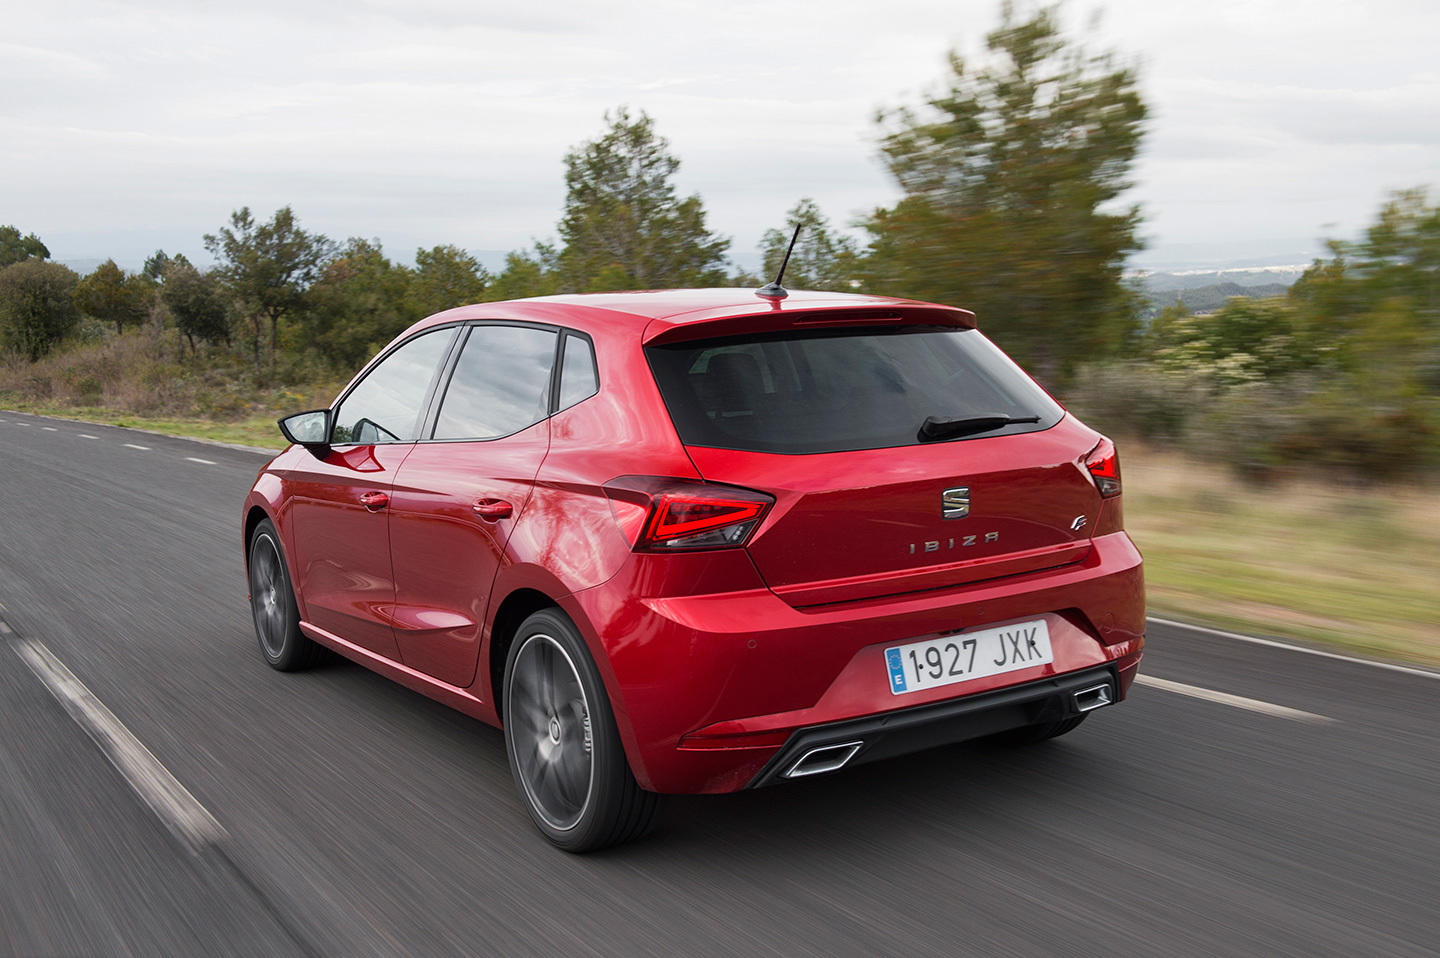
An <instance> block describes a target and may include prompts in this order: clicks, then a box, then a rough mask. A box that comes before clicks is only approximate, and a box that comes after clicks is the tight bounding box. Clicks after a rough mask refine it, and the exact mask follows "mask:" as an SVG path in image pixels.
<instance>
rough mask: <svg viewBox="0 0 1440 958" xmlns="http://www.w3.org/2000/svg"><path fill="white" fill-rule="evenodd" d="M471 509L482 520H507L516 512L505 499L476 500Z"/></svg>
mask: <svg viewBox="0 0 1440 958" xmlns="http://www.w3.org/2000/svg"><path fill="white" fill-rule="evenodd" d="M470 508H471V509H474V510H475V514H476V515H477V516H479V517H480V518H482V519H506V518H509V516H510V513H512V512H514V511H515V510H514V507H512V506H511V505H510V503H508V502H506V501H505V500H504V499H476V500H475V504H474V505H472V506H471V507H470Z"/></svg>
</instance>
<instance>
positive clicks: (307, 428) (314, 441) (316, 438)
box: [279, 409, 330, 456]
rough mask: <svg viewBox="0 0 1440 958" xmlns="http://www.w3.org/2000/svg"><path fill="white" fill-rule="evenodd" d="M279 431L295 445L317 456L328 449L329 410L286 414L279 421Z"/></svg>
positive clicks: (323, 453)
mask: <svg viewBox="0 0 1440 958" xmlns="http://www.w3.org/2000/svg"><path fill="white" fill-rule="evenodd" d="M279 425H280V432H281V433H282V434H283V435H284V436H285V438H286V439H288V440H290V441H291V442H293V443H294V444H295V445H297V446H304V447H305V448H306V449H309V450H310V451H311V452H312V453H314V454H315V455H317V456H323V455H325V454H326V453H328V452H329V451H330V410H328V409H312V410H311V411H309V412H297V413H295V414H294V415H290V416H286V417H285V418H284V419H281V420H280V422H279Z"/></svg>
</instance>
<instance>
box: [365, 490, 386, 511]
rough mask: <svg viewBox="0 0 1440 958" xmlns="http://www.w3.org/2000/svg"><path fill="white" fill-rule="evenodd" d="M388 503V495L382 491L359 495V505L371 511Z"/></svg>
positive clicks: (382, 507)
mask: <svg viewBox="0 0 1440 958" xmlns="http://www.w3.org/2000/svg"><path fill="white" fill-rule="evenodd" d="M389 504H390V497H389V496H387V495H386V494H385V493H383V492H367V493H365V494H364V495H362V496H361V497H360V505H362V506H364V507H365V508H366V509H369V510H370V511H371V512H379V511H380V510H381V509H384V508H385V507H386V506H388V505H389Z"/></svg>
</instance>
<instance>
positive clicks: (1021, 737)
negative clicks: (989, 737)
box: [995, 713, 1088, 745]
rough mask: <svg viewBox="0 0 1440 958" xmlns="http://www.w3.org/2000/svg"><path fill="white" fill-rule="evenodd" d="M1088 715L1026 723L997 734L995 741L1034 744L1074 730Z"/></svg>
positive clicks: (1007, 743)
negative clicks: (1056, 720) (1031, 723)
mask: <svg viewBox="0 0 1440 958" xmlns="http://www.w3.org/2000/svg"><path fill="white" fill-rule="evenodd" d="M1086 715H1088V713H1085V714H1081V715H1072V716H1071V717H1070V718H1067V719H1061V720H1060V721H1058V722H1042V723H1041V724H1039V725H1026V726H1024V727H1023V728H1016V729H1011V730H1010V731H1008V732H1001V733H1000V734H999V735H997V736H995V741H997V742H1003V743H1004V744H1006V745H1034V744H1035V743H1036V742H1044V741H1047V740H1049V739H1052V738H1059V737H1060V736H1061V735H1064V734H1065V733H1066V732H1070V731H1074V730H1075V729H1076V728H1077V727H1079V725H1080V723H1081V722H1083V721H1085V718H1086Z"/></svg>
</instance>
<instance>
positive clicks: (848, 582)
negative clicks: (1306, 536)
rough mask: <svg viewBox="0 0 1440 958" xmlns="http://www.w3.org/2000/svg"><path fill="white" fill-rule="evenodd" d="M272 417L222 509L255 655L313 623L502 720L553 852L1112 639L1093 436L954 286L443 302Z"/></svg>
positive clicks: (1021, 694)
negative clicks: (894, 294) (327, 386)
mask: <svg viewBox="0 0 1440 958" xmlns="http://www.w3.org/2000/svg"><path fill="white" fill-rule="evenodd" d="M281 427H282V429H283V431H284V432H285V435H286V437H287V438H289V439H290V440H291V441H292V442H293V443H294V445H293V446H292V447H291V448H289V449H287V450H286V451H285V452H283V453H281V454H280V455H279V456H277V457H276V458H275V459H274V460H273V461H272V462H271V463H270V464H269V465H267V466H266V467H265V468H264V469H263V470H262V471H261V473H260V476H259V478H258V479H257V480H256V482H255V486H254V488H253V489H252V491H251V492H250V495H249V496H248V498H247V499H246V501H245V510H244V535H245V548H246V556H247V559H248V568H249V579H250V593H251V596H250V599H251V606H252V609H253V612H254V618H255V626H256V631H257V633H258V636H259V640H260V647H261V649H262V651H263V653H264V655H265V658H266V660H267V661H268V662H269V663H270V664H271V665H272V666H274V667H276V668H278V669H286V670H288V669H295V668H300V667H303V666H305V665H307V664H310V663H312V662H313V661H314V660H315V658H316V656H317V654H318V653H319V652H320V651H321V649H320V647H321V646H324V647H327V648H329V649H332V650H334V651H335V652H338V653H340V654H341V655H343V656H346V657H347V658H350V659H353V660H354V661H356V662H359V663H360V664H362V665H364V666H366V667H368V668H371V669H374V670H375V671H377V672H380V673H381V674H383V675H386V676H389V677H390V678H393V679H395V680H396V681H398V682H401V683H403V684H405V685H407V686H409V687H410V688H412V689H415V690H417V691H419V692H423V693H424V694H426V695H429V696H431V697H433V698H435V699H438V700H440V701H442V702H445V703H447V704H449V705H452V706H454V707H455V708H458V709H460V710H461V711H463V712H465V713H467V714H469V715H472V716H474V717H476V718H478V719H480V720H482V721H485V722H489V723H491V724H496V725H500V726H502V727H503V728H504V731H505V742H506V747H507V751H508V753H509V758H510V765H511V768H512V770H513V772H514V776H515V781H516V784H517V786H518V788H519V791H520V793H521V795H522V796H523V797H524V800H525V802H526V805H527V807H528V809H529V811H530V815H531V817H532V818H533V819H534V821H535V823H536V825H537V826H538V827H539V828H540V830H541V831H542V832H543V833H544V834H545V835H546V836H547V837H548V838H549V839H550V840H551V841H552V842H554V843H555V844H556V845H559V846H560V847H562V848H566V849H569V850H572V851H583V850H587V849H593V848H598V847H601V846H604V845H608V844H613V843H615V842H619V841H623V840H626V839H628V838H632V837H634V836H636V835H639V834H641V833H643V832H644V831H645V830H646V829H647V828H648V827H649V825H650V823H651V822H652V821H653V819H654V815H655V810H656V803H657V794H658V793H664V792H672V793H673V792H729V791H734V790H737V789H742V788H752V787H756V786H761V785H768V784H771V783H775V782H779V781H782V780H785V779H792V778H799V777H802V776H809V775H818V774H821V773H824V772H832V771H835V770H837V769H840V768H842V767H845V766H847V765H855V764H858V763H861V762H866V761H872V760H875V759H880V758H886V757H890V756H893V755H898V754H902V753H905V752H909V751H914V750H917V749H921V748H927V747H930V746H935V745H940V744H944V743H950V742H956V741H961V740H964V739H969V738H975V737H979V736H987V735H997V734H998V735H1002V736H1005V737H1008V738H1011V739H1014V740H1021V741H1027V740H1028V741H1034V740H1038V739H1044V738H1049V737H1053V736H1055V735H1059V734H1062V733H1064V732H1067V731H1069V730H1070V729H1072V728H1074V727H1075V726H1076V725H1078V724H1079V723H1080V722H1081V720H1082V719H1084V718H1085V716H1086V714H1087V713H1088V712H1090V711H1091V710H1094V709H1096V708H1099V707H1101V706H1105V705H1109V704H1111V703H1113V702H1117V701H1119V700H1120V699H1123V698H1124V697H1125V694H1126V692H1127V690H1128V689H1129V687H1130V683H1131V681H1132V680H1133V679H1134V677H1135V671H1136V667H1137V666H1138V665H1139V662H1140V656H1141V649H1142V647H1143V645H1144V630H1145V614H1144V586H1143V580H1142V575H1141V559H1140V554H1139V552H1137V551H1136V549H1135V546H1134V545H1133V544H1132V543H1131V541H1130V539H1129V537H1128V536H1127V535H1126V534H1125V532H1124V531H1123V527H1122V522H1121V509H1120V502H1121V500H1120V469H1119V463H1118V461H1117V459H1116V455H1115V449H1114V447H1113V446H1112V445H1111V443H1110V441H1109V440H1108V439H1106V438H1105V437H1104V436H1101V435H1100V434H1098V433H1096V432H1095V431H1093V430H1092V429H1090V428H1088V427H1087V426H1085V425H1084V424H1082V423H1081V422H1079V421H1078V420H1077V419H1075V418H1074V417H1073V416H1071V415H1069V414H1067V413H1066V412H1065V410H1064V409H1062V408H1061V407H1060V406H1059V405H1058V404H1057V403H1056V402H1055V401H1054V400H1052V399H1051V398H1050V397H1049V396H1048V395H1047V394H1046V393H1045V392H1044V390H1042V389H1041V388H1040V387H1039V386H1037V385H1036V384H1035V383H1034V382H1033V381H1032V380H1031V379H1030V377H1028V376H1027V375H1026V374H1025V373H1024V372H1022V371H1021V370H1020V368H1019V367H1017V366H1016V365H1015V364H1014V363H1013V362H1011V361H1010V360H1009V359H1008V358H1007V357H1006V356H1005V355H1004V354H1003V353H1002V352H1001V351H1000V350H999V349H997V348H996V347H995V346H994V345H993V344H991V343H990V341H989V340H987V339H986V338H985V337H984V336H983V335H981V333H980V332H979V331H978V330H977V329H976V328H975V318H974V316H973V314H971V313H969V312H967V311H965V310H963V309H955V308H952V307H948V306H937V305H932V304H928V303H920V302H913V301H908V300H899V299H887V298H879V297H869V296H853V295H842V294H832V293H793V294H791V295H790V296H789V298H786V299H783V300H781V299H775V298H762V297H757V296H756V295H754V294H752V293H750V292H749V291H743V290H732V289H719V290H677V291H667V292H650V293H615V294H599V295H585V296H553V297H545V298H541V299H530V300H520V301H515V302H506V303H486V304H482V305H477V306H466V307H462V308H459V309H453V310H450V311H448V312H445V313H441V314H439V315H436V316H432V317H430V318H429V319H426V320H423V321H422V322H420V323H417V324H416V325H415V326H414V327H412V328H411V329H409V330H407V331H406V332H405V333H404V334H403V335H401V336H400V337H399V338H398V339H396V340H395V341H394V342H393V343H391V344H390V345H389V346H388V347H386V349H385V350H384V351H383V352H381V353H380V355H379V356H377V357H376V358H375V359H374V360H372V361H371V362H370V364H369V365H368V366H367V367H366V368H365V369H364V370H363V371H362V372H361V373H360V375H358V376H357V377H356V378H355V380H354V381H353V382H352V383H351V384H350V385H349V386H348V387H347V388H346V389H345V391H344V392H342V393H341V394H340V397H339V399H337V400H336V402H335V403H334V405H333V406H331V408H329V409H325V410H317V411H314V412H308V413H300V414H297V415H295V416H290V417H288V418H286V419H285V420H282V422H281Z"/></svg>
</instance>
